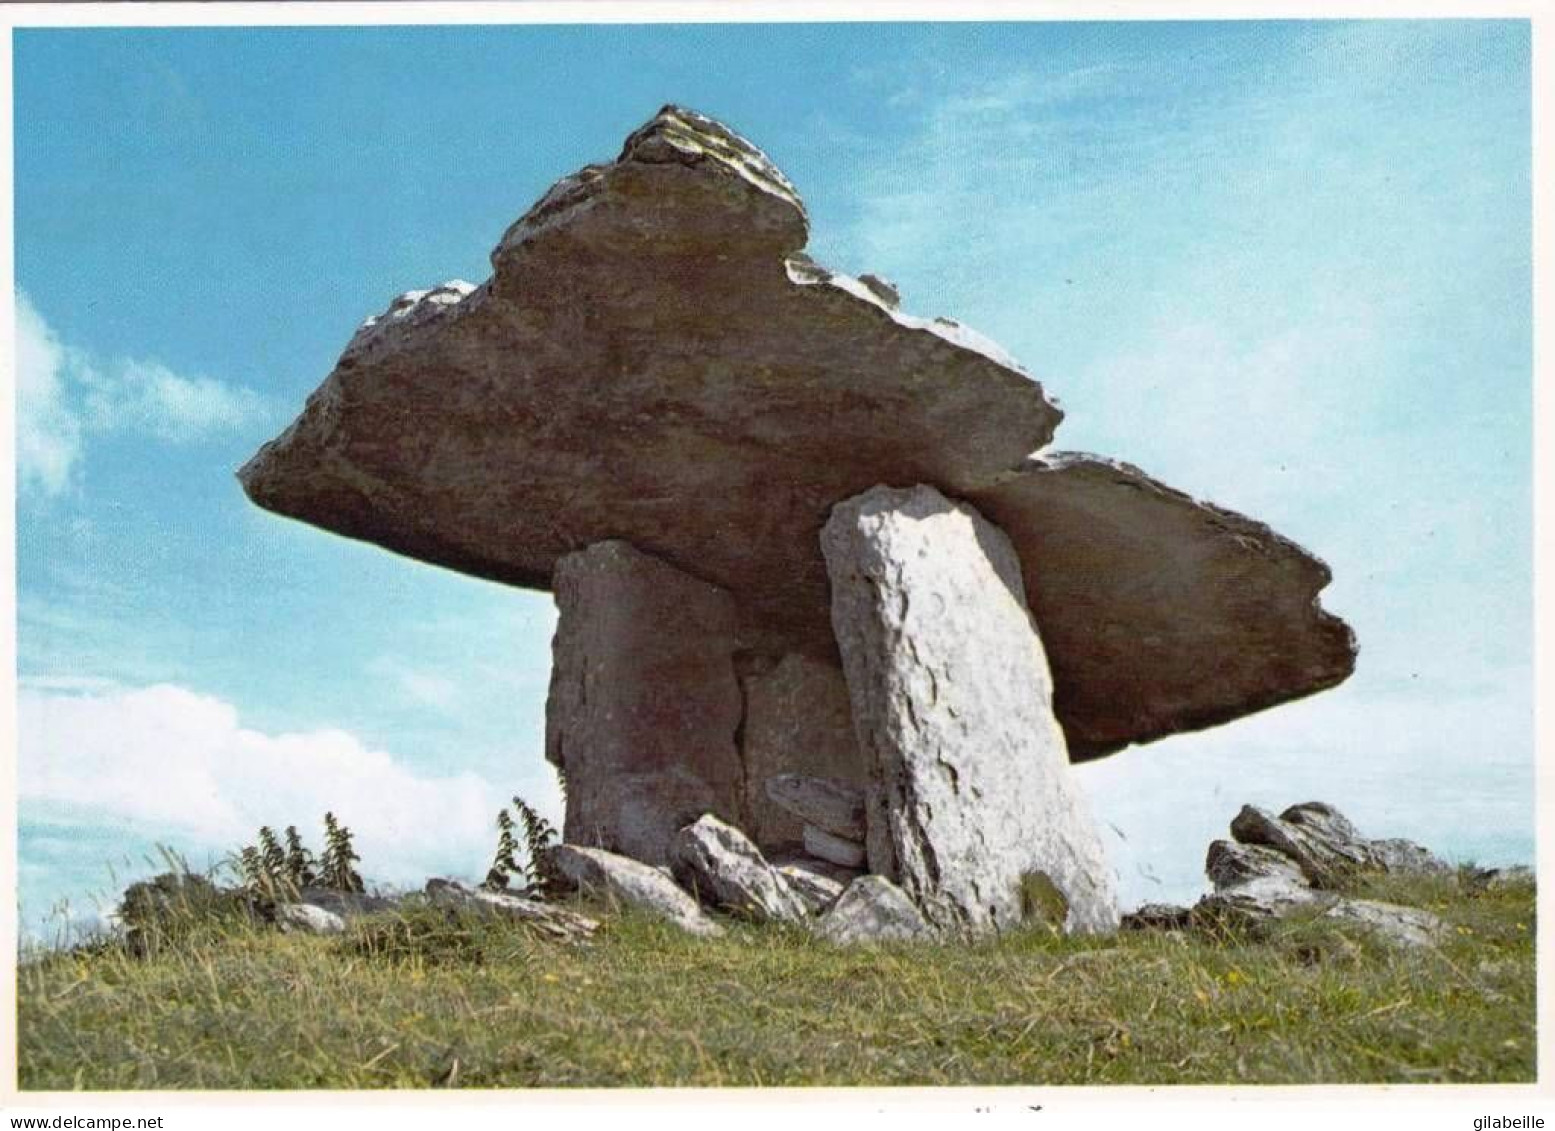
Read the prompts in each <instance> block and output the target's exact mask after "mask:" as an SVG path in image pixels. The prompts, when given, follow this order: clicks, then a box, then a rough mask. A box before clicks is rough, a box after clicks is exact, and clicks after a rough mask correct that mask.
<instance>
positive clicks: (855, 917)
mask: <svg viewBox="0 0 1555 1131" xmlns="http://www.w3.org/2000/svg"><path fill="white" fill-rule="evenodd" d="M815 933H816V934H817V935H818V936H820V937H821V938H823V939H825V940H826V941H827V942H832V943H838V944H840V945H856V944H867V943H882V942H911V941H913V940H917V939H928V938H932V937H933V936H934V930H933V928H932V927H930V925H929V924H928V923H927V922H926V921H925V920H924V918H923V916H922V914H920V913H919V911H918V909H917V908H916V907H914V906H913V902H912V900H910V899H908V898H907V895H906V893H904V892H903V891H902V889H901V888H899V887H897V886H896V885H895V884H893V883H892V882H891V881H890V880H888V879H886V878H885V877H884V876H860V877H859V878H858V879H856V880H854V881H853V882H852V883H851V884H849V885H848V887H847V890H846V891H844V892H843V893H842V894H841V895H840V896H838V897H837V900H836V902H835V903H833V904H832V905H831V907H830V908H828V909H827V910H826V912H825V913H824V914H823V915H822V916H821V917H820V918H819V919H817V920H816V924H815Z"/></svg>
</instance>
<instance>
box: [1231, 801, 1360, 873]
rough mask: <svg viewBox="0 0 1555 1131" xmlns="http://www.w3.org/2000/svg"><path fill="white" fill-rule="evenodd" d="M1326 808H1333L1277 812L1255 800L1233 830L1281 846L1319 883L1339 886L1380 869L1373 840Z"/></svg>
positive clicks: (1250, 840) (1245, 839) (1247, 840)
mask: <svg viewBox="0 0 1555 1131" xmlns="http://www.w3.org/2000/svg"><path fill="white" fill-rule="evenodd" d="M1314 804H1316V803H1314ZM1322 808H1323V809H1324V810H1328V811H1327V812H1322V811H1318V810H1317V809H1313V808H1309V807H1306V806H1292V807H1291V808H1289V809H1287V810H1286V811H1285V812H1284V813H1283V814H1281V815H1280V816H1279V817H1273V816H1270V815H1269V814H1268V813H1267V812H1265V811H1264V810H1262V809H1260V808H1258V807H1257V806H1255V805H1244V806H1242V810H1241V812H1239V813H1238V814H1237V815H1236V818H1235V819H1234V820H1233V821H1232V822H1231V835H1232V836H1234V837H1236V839H1237V840H1238V841H1240V842H1241V843H1243V844H1254V845H1263V846H1265V847H1267V848H1272V849H1274V850H1275V851H1276V852H1279V853H1280V854H1282V855H1283V856H1285V857H1286V858H1287V859H1289V860H1291V861H1293V862H1294V863H1295V864H1296V865H1297V867H1299V868H1300V869H1301V873H1302V875H1304V876H1305V877H1306V878H1307V880H1308V882H1310V883H1312V884H1313V885H1315V886H1317V887H1334V886H1335V885H1337V884H1340V883H1342V882H1343V881H1344V879H1345V877H1347V876H1350V875H1353V874H1355V873H1357V872H1362V871H1368V870H1376V869H1377V868H1378V861H1377V858H1376V856H1375V855H1374V854H1373V853H1372V851H1371V846H1370V844H1369V842H1367V841H1366V840H1365V839H1364V838H1362V837H1360V836H1358V835H1357V834H1356V832H1355V828H1354V826H1353V825H1351V824H1350V822H1349V821H1347V820H1345V819H1344V818H1343V817H1342V816H1340V815H1339V814H1338V813H1337V812H1336V811H1332V810H1330V809H1329V807H1327V806H1323V807H1322Z"/></svg>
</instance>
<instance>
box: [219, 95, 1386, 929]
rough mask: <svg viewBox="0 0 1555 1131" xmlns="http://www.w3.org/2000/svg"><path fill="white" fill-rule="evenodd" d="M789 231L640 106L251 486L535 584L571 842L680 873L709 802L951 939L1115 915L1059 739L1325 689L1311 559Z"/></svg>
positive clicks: (763, 199)
mask: <svg viewBox="0 0 1555 1131" xmlns="http://www.w3.org/2000/svg"><path fill="white" fill-rule="evenodd" d="M808 235H809V223H808V218H807V216H806V212H805V207H804V204H803V202H802V201H801V199H800V197H799V194H798V192H797V191H796V190H795V188H794V186H793V185H792V184H791V183H790V182H789V180H788V179H787V178H786V177H785V176H784V175H783V174H782V173H781V172H780V171H779V170H778V168H777V167H776V166H775V165H774V164H773V163H772V161H771V160H769V159H768V157H767V156H766V155H765V154H764V153H762V152H761V151H760V150H759V149H757V148H756V147H755V146H754V145H752V144H751V143H750V142H748V141H746V140H745V139H744V138H742V137H740V136H739V135H737V134H735V133H734V132H733V131H732V130H730V129H729V128H727V127H726V126H724V125H722V124H720V123H719V122H716V121H714V120H712V119H711V118H708V117H705V116H703V115H701V114H697V113H694V112H692V111H690V110H686V109H682V108H679V107H674V106H667V107H665V108H664V109H663V110H661V111H660V112H659V113H658V114H656V115H655V116H654V117H653V118H652V119H651V120H650V121H649V122H648V123H647V124H646V125H644V126H643V127H642V128H640V129H638V130H637V131H636V132H634V133H632V134H631V135H630V136H629V137H628V138H627V139H626V143H625V145H624V147H623V148H622V150H621V154H620V156H619V157H617V158H616V159H615V160H614V161H612V162H610V163H608V164H603V165H588V166H585V167H584V168H582V169H580V170H579V171H578V172H576V173H574V174H572V175H571V176H568V177H564V178H563V179H562V180H560V181H559V182H557V183H556V185H555V186H553V187H552V188H551V189H550V190H549V191H548V192H547V193H545V195H544V196H543V197H541V198H540V200H539V201H538V203H536V204H535V205H534V206H533V207H532V208H531V209H530V210H529V211H528V212H527V213H525V214H524V215H523V216H522V217H520V218H519V219H518V221H517V222H516V223H514V224H513V225H512V227H510V228H509V229H508V230H507V232H506V233H505V234H504V235H503V236H502V238H501V240H500V242H499V243H498V244H497V246H496V248H495V250H494V251H493V252H492V254H491V262H492V269H493V271H492V276H491V278H490V279H488V280H487V281H486V282H484V283H481V284H480V285H478V286H476V285H472V284H469V283H466V282H461V281H455V282H449V283H444V284H443V285H441V286H438V287H434V288H432V289H430V290H423V291H412V292H409V293H407V294H404V295H401V296H400V297H399V298H397V299H395V300H394V302H393V303H392V304H391V305H390V306H389V308H388V310H386V311H385V312H384V313H382V314H380V315H377V316H375V317H372V318H369V319H368V320H367V321H366V322H365V323H364V324H363V325H362V326H361V328H360V329H359V330H358V331H357V332H356V334H355V336H354V337H353V338H352V339H351V340H350V343H349V344H348V345H347V346H346V349H345V352H344V353H343V354H342V355H341V357H340V360H339V362H338V363H337V364H336V366H335V369H334V371H333V372H332V373H331V374H330V375H329V376H328V377H327V378H326V379H325V381H324V383H323V384H322V385H320V386H319V388H318V389H317V390H316V391H315V392H314V393H313V394H312V395H311V396H310V397H309V398H308V401H307V404H306V406H305V407H304V409H303V411H302V413H301V415H300V416H299V417H298V418H297V419H296V421H295V422H294V423H293V424H292V425H291V426H290V427H289V428H287V429H286V431H285V432H283V433H282V434H281V435H280V436H278V437H277V438H276V439H274V440H272V441H270V442H269V443H267V444H265V445H264V447H262V448H261V449H260V450H259V452H258V453H257V454H255V455H254V456H253V458H252V459H250V460H249V462H248V463H247V464H246V465H245V466H244V467H243V468H242V470H241V471H240V472H239V478H240V480H241V482H242V485H243V487H244V489H245V490H246V492H247V493H248V495H249V497H250V498H251V499H252V500H253V501H254V502H255V503H257V504H258V505H260V506H262V507H264V508H267V509H269V510H271V511H275V512H277V513H279V514H283V515H287V516H290V517H292V518H296V519H300V520H302V521H304V522H307V523H311V524H313V525H315V526H318V527H321V528H323V529H325V530H329V531H332V532H334V533H337V534H342V535H345V536H347V537H351V538H356V539H362V540H365V541H368V542H372V543H374V544H376V545H379V546H382V547H385V548H387V549H389V550H393V551H396V552H398V553H402V554H406V555H409V556H411V557H414V558H417V559H420V560H422V561H426V562H431V563H434V564H437V565H441V566H445V567H447V568H450V569H454V570H459V571H462V572H465V573H468V574H471V575H474V576H477V577H482V578H487V579H492V580H496V581H500V582H505V583H507V584H510V585H514V586H519V587H523V588H530V589H541V590H549V591H550V592H552V593H553V594H554V596H555V600H556V604H557V607H558V610H559V619H558V624H557V629H556V636H555V639H554V642H553V670H552V677H551V686H550V693H549V698H548V701H547V705H546V757H547V758H548V759H549V760H550V761H551V762H552V763H553V764H554V765H555V766H556V767H557V769H558V770H559V771H561V773H562V775H563V778H564V780H565V783H566V791H565V792H566V815H565V827H564V838H565V840H566V841H567V842H569V843H571V844H575V845H578V846H582V847H589V848H596V849H601V850H605V851H608V852H613V853H617V854H621V855H624V856H627V857H630V858H632V859H635V860H638V861H640V862H642V863H644V864H647V865H650V866H672V865H674V864H675V861H676V860H677V859H678V857H677V855H676V848H675V846H676V843H677V838H680V837H681V836H682V833H683V831H684V830H686V829H687V828H688V827H690V826H693V825H695V824H696V822H697V821H699V820H700V819H701V818H702V817H704V816H707V815H711V816H712V817H714V818H716V819H717V820H718V821H720V822H722V823H724V824H727V825H729V826H731V827H733V828H735V829H738V830H743V832H744V833H745V834H746V835H748V837H749V838H750V839H751V841H752V842H753V843H754V844H756V845H757V846H759V849H760V851H761V852H762V853H764V854H765V855H766V856H767V857H770V858H771V859H772V860H773V861H776V860H778V859H779V858H781V857H785V856H786V857H789V858H791V859H794V860H798V861H801V862H803V861H810V862H829V864H830V865H831V866H834V867H838V868H844V869H852V870H854V871H867V873H869V874H870V875H873V876H878V877H881V881H880V882H882V883H887V884H892V885H895V886H896V887H897V888H899V889H900V892H901V893H904V894H905V895H906V897H907V898H908V899H909V900H910V901H911V904H912V906H913V907H914V908H915V909H916V910H917V911H918V912H921V914H922V916H923V917H924V919H925V920H926V921H927V922H928V923H929V924H930V925H931V926H932V927H933V928H935V929H937V930H940V931H957V932H966V933H972V934H976V933H983V932H987V931H997V930H1001V929H1005V928H1007V927H1010V926H1013V925H1016V924H1018V923H1020V922H1023V921H1026V920H1027V919H1029V918H1030V917H1031V916H1032V915H1033V914H1044V915H1048V916H1050V917H1051V916H1052V915H1053V914H1054V908H1055V907H1056V908H1057V917H1058V919H1059V920H1060V921H1061V923H1062V926H1063V927H1065V928H1066V929H1070V930H1085V931H1104V930H1109V929H1111V928H1112V927H1114V926H1115V925H1116V923H1117V920H1118V910H1117V904H1116V896H1115V893H1114V888H1113V873H1112V872H1111V870H1110V868H1109V867H1108V865H1107V862H1106V859H1105V855H1104V852H1103V849H1102V845H1101V842H1100V838H1099V837H1098V835H1097V832H1096V828H1095V825H1094V823H1093V821H1092V818H1091V816H1090V814H1089V812H1088V810H1087V806H1086V802H1085V799H1084V797H1083V796H1082V793H1081V791H1080V789H1079V787H1078V785H1077V783H1076V781H1075V780H1074V778H1073V776H1072V774H1071V772H1070V766H1071V764H1072V763H1076V762H1083V761H1086V760H1089V759H1095V758H1100V757H1104V756H1106V755H1109V754H1112V753H1114V752H1116V751H1119V750H1121V749H1123V748H1124V747H1127V746H1130V745H1133V744H1138V743H1146V742H1150V741H1152V740H1155V739H1159V738H1162V737H1165V736H1167V735H1172V734H1176V733H1180V732H1183V731H1191V730H1196V729H1200V728H1203V727H1208V726H1212V725H1215V724H1219V723H1223V722H1226V721H1229V720H1231V719H1235V718H1237V717H1239V716H1241V715H1245V714H1247V713H1249V712H1252V711H1257V710H1261V709H1263V708H1267V707H1271V706H1273V705H1276V704H1279V703H1283V702H1286V701H1289V700H1292V699H1296V698H1299V697H1301V696H1305V695H1310V694H1312V693H1314V692H1317V691H1320V690H1323V689H1325V688H1329V687H1332V686H1334V685H1336V684H1338V683H1340V682H1341V681H1342V680H1344V679H1345V678H1346V677H1347V676H1349V674H1350V673H1351V671H1352V670H1353V668H1354V663H1355V654H1356V647H1355V640H1354V636H1353V634H1352V633H1351V631H1350V629H1349V628H1348V626H1346V625H1345V624H1344V623H1343V622H1342V621H1341V620H1339V619H1338V618H1336V617H1334V616H1332V615H1331V614H1329V613H1327V612H1325V611H1324V610H1323V609H1322V608H1321V607H1320V605H1319V603H1318V594H1319V592H1320V591H1321V590H1322V589H1323V588H1324V587H1325V586H1326V585H1327V584H1328V582H1329V579H1330V574H1329V570H1328V568H1327V566H1325V565H1324V563H1323V562H1322V561H1320V560H1318V559H1317V558H1316V557H1314V556H1313V555H1311V554H1310V553H1308V552H1307V551H1305V550H1304V549H1302V548H1301V547H1300V546H1297V545H1295V544H1294V543H1292V542H1290V541H1288V540H1287V539H1285V538H1282V537H1281V536H1280V535H1278V534H1276V533H1274V532H1273V531H1272V530H1270V529H1269V528H1268V527H1267V526H1264V525H1262V524H1261V523H1258V522H1255V521H1253V520H1251V519H1248V518H1245V517H1243V516H1241V515H1238V514H1234V513H1232V512H1230V511H1227V510H1223V509H1221V508H1218V507H1215V506H1212V505H1210V504H1207V503H1202V502H1198V501H1196V500H1194V499H1192V498H1190V497H1188V496H1187V495H1185V494H1183V493H1181V492H1179V491H1176V490H1173V489H1172V488H1170V487H1167V486H1166V485H1164V484H1162V483H1159V482H1157V481H1156V480H1154V479H1152V478H1150V477H1149V476H1148V475H1146V474H1145V473H1144V472H1142V471H1140V470H1139V469H1137V468H1135V467H1131V466H1129V465H1128V464H1125V463H1120V462H1117V461H1115V460H1112V459H1107V458H1102V457H1098V456H1091V455H1083V454H1076V453H1064V452H1056V451H1052V450H1050V444H1051V441H1052V438H1053V435H1054V432H1055V429H1056V428H1057V427H1058V425H1059V422H1060V421H1061V420H1062V418H1063V414H1062V413H1061V412H1060V410H1059V408H1058V407H1057V405H1056V404H1055V403H1054V401H1053V400H1052V399H1051V398H1050V397H1049V396H1048V395H1047V393H1046V392H1045V391H1044V389H1043V387H1042V385H1041V384H1039V383H1038V382H1037V381H1036V380H1034V379H1033V378H1032V377H1031V375H1030V374H1029V373H1027V372H1026V370H1025V369H1023V368H1022V367H1021V366H1020V365H1019V364H1018V363H1017V362H1016V361H1015V360H1014V359H1013V358H1011V357H1009V356H1008V355H1007V354H1006V353H1005V352H1004V351H1003V350H1002V349H1000V348H999V347H998V346H996V345H994V344H993V343H992V342H990V341H988V340H987V339H985V338H983V337H981V336H980V335H978V334H976V333H975V332H973V331H971V330H969V329H967V328H966V327H964V326H961V325H959V324H958V323H956V322H953V321H950V320H948V319H943V318H933V319H926V318H920V317H916V316H914V315H911V314H907V313H905V312H903V311H902V310H901V309H900V308H899V302H898V296H897V293H896V291H895V289H894V288H893V287H892V286H891V285H890V284H889V283H886V282H885V281H883V280H880V279H878V278H875V277H873V276H869V275H864V276H862V277H860V278H856V279H855V278H851V277H849V276H846V275H842V274H839V273H837V272H834V271H831V270H828V269H826V268H824V267H822V266H820V265H819V264H817V263H816V262H815V261H814V260H812V259H811V258H810V257H809V256H808V255H807V254H806V253H805V245H806V241H807V239H808ZM817 783H818V784H817ZM864 890H865V891H866V894H869V893H873V895H878V893H879V891H878V889H877V888H869V887H867V885H866V889H864ZM873 895H872V896H871V898H873ZM1044 908H1045V910H1043V909H1044ZM844 933H845V932H844Z"/></svg>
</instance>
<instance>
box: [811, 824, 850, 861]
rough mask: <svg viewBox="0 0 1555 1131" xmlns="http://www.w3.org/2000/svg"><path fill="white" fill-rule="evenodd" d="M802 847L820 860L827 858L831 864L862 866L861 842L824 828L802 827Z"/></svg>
mask: <svg viewBox="0 0 1555 1131" xmlns="http://www.w3.org/2000/svg"><path fill="white" fill-rule="evenodd" d="M804 847H805V851H806V852H808V853H809V854H810V855H812V856H819V857H820V858H821V859H822V860H829V861H831V862H832V863H833V864H840V865H841V866H842V867H844V868H862V867H863V866H864V846H863V845H862V844H860V843H858V841H854V840H847V839H845V838H843V837H840V836H837V835H836V834H834V833H829V832H827V831H826V830H825V829H818V828H816V827H815V826H814V825H806V826H805V827H804Z"/></svg>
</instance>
